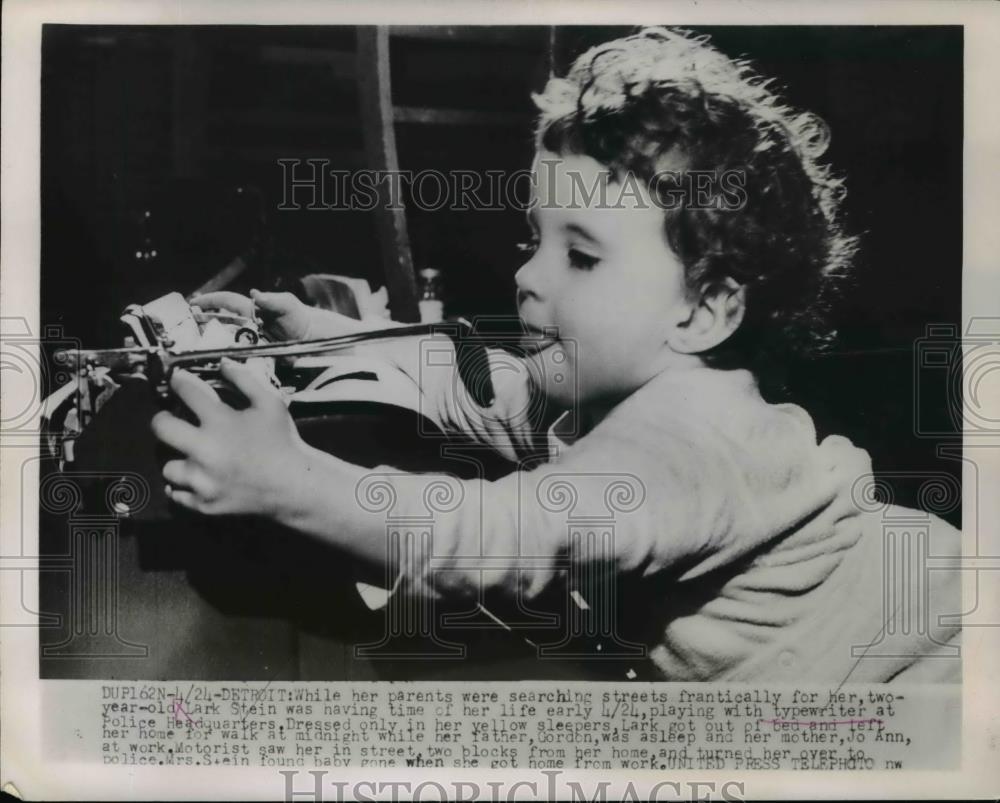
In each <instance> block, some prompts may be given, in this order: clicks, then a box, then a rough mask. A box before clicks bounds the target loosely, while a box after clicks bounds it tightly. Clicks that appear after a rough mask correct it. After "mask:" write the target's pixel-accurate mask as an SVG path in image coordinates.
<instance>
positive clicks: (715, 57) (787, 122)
mask: <svg viewBox="0 0 1000 803" xmlns="http://www.w3.org/2000/svg"><path fill="white" fill-rule="evenodd" d="M534 100H535V104H536V105H537V106H538V108H539V111H540V115H539V120H538V127H537V132H536V147H538V148H539V149H544V150H547V151H550V152H553V153H557V154H561V155H565V154H567V153H572V154H576V155H585V156H590V157H591V158H593V159H595V160H597V161H598V162H601V163H602V164H603V165H604V166H606V167H607V168H609V169H610V170H611V173H612V175H613V176H615V178H616V180H618V181H620V182H621V181H624V180H625V178H626V176H627V175H628V174H632V175H634V176H635V177H637V178H639V179H641V180H642V181H644V182H647V185H648V186H649V187H650V188H651V190H652V191H653V192H654V193H659V192H661V191H669V190H671V189H673V187H660V186H658V185H659V184H660V182H661V176H662V175H671V174H670V173H669V171H664V170H663V169H662V166H663V165H664V164H665V163H667V162H668V160H671V159H672V160H673V162H672V163H673V164H676V161H677V158H678V157H680V158H681V159H682V161H683V163H684V164H685V168H686V169H687V170H699V171H703V170H711V171H715V173H716V175H720V174H721V173H722V172H723V171H739V174H741V175H742V177H743V189H744V196H745V197H744V198H743V199H742V200H743V202H742V203H741V204H740V206H739V208H738V209H735V210H734V209H731V208H725V205H724V204H721V205H720V204H707V205H706V204H703V203H702V204H699V205H695V204H692V203H690V202H689V201H690V198H689V197H688V198H686V199H684V200H682V201H681V202H680V203H679V204H674V206H673V208H671V207H670V206H669V205H667V206H666V207H665V212H664V215H665V217H664V227H665V234H666V238H667V242H668V244H669V245H670V247H671V249H672V250H673V251H674V252H675V253H676V254H677V256H678V257H679V258H680V260H681V262H682V264H683V265H684V269H685V275H686V279H687V284H688V286H689V287H690V288H691V289H692V290H696V289H700V288H704V287H705V286H706V285H710V284H713V283H717V282H719V281H722V280H723V279H725V278H727V277H729V278H731V279H733V280H734V281H736V282H738V283H739V284H740V285H742V286H744V287H745V288H746V310H745V314H744V320H743V323H742V324H741V325H740V327H739V329H738V330H737V332H736V333H735V334H734V335H733V336H732V337H730V338H729V339H728V340H727V341H726V342H725V343H723V344H722V345H721V346H719V347H717V348H716V349H714V350H713V351H712V353H710V354H707V355H704V356H705V357H706V360H707V361H709V362H710V363H712V364H715V365H718V366H720V367H736V366H741V367H749V368H751V369H752V370H754V372H755V374H757V377H758V380H766V379H767V378H768V377H767V376H765V374H768V373H771V375H772V377H771V378H774V369H778V373H779V374H780V369H781V366H782V365H783V363H784V362H785V361H786V359H787V357H788V356H790V353H792V354H794V353H803V352H809V351H812V350H814V349H816V348H822V347H824V346H826V345H827V344H829V342H830V341H831V340H832V338H833V337H834V335H835V332H834V331H833V330H832V329H831V328H830V326H829V323H828V320H829V314H828V313H829V311H830V308H831V304H830V302H831V299H832V297H833V292H832V291H833V289H834V287H835V286H836V284H837V282H836V281H835V280H837V279H839V278H843V277H846V276H847V275H848V273H849V269H850V266H851V263H852V261H853V258H854V255H855V252H856V250H857V239H856V238H855V237H852V236H849V235H848V234H847V233H846V232H845V231H844V228H843V226H842V223H841V204H842V201H843V199H844V195H845V188H844V184H843V180H842V179H841V178H838V177H837V176H835V175H834V174H833V173H832V172H831V170H830V168H829V167H828V166H827V165H825V164H822V163H821V162H820V161H819V159H820V157H821V156H822V155H823V153H824V152H825V150H826V148H827V145H828V143H829V134H828V128H827V126H826V124H825V123H824V122H823V121H822V120H821V119H820V118H819V117H817V116H816V115H814V114H811V113H809V112H801V111H798V110H795V109H793V108H791V107H789V106H788V105H785V104H784V103H783V101H782V99H781V98H780V97H779V95H778V94H776V92H775V91H774V90H773V89H772V82H771V81H770V80H765V79H764V78H762V77H761V76H760V75H758V74H757V73H756V72H755V71H754V70H753V69H752V67H751V66H750V64H749V63H748V62H746V61H744V60H740V59H731V58H729V57H728V56H726V55H724V54H723V53H721V52H720V51H719V50H717V49H716V48H715V47H714V46H713V45H711V44H709V39H708V37H707V36H703V35H695V34H693V33H691V32H689V31H686V30H677V29H666V28H646V29H643V30H642V31H640V32H638V33H636V34H634V35H632V36H628V37H625V38H622V39H618V40H615V41H611V42H607V43H605V44H602V45H599V46H597V47H594V48H592V49H590V50H589V51H587V52H586V53H584V54H583V55H581V56H580V57H579V58H577V60H576V61H575V63H574V64H573V66H572V68H571V69H570V71H569V74H568V75H567V76H566V77H565V78H552V79H550V80H549V82H548V84H547V85H546V87H545V89H544V91H543V92H542V93H541V94H536V95H534ZM673 175H676V174H673ZM778 381H779V384H780V379H779V380H778Z"/></svg>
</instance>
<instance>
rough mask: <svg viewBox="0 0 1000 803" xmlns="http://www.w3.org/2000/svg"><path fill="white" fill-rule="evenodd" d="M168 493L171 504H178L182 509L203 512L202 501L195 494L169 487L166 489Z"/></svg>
mask: <svg viewBox="0 0 1000 803" xmlns="http://www.w3.org/2000/svg"><path fill="white" fill-rule="evenodd" d="M166 493H167V498H168V499H170V501H171V502H176V503H177V504H178V505H181V506H182V507H186V508H188V509H190V510H195V511H198V512H201V508H202V504H201V499H200V498H199V497H198V495H197V494H194V493H192V492H191V491H185V490H183V489H181V488H173V487H171V486H169V485H168V486H167V488H166Z"/></svg>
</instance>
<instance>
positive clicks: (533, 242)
mask: <svg viewBox="0 0 1000 803" xmlns="http://www.w3.org/2000/svg"><path fill="white" fill-rule="evenodd" d="M517 250H518V251H520V252H521V253H522V254H533V253H535V251H537V250H538V238H537V237H533V238H532V239H530V240H526V241H525V242H523V243H518V244H517Z"/></svg>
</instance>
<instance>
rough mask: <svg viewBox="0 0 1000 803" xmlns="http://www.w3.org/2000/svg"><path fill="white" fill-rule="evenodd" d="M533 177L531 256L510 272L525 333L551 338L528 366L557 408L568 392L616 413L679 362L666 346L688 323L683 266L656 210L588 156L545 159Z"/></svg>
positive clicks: (568, 400) (643, 195)
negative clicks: (541, 332)
mask: <svg viewBox="0 0 1000 803" xmlns="http://www.w3.org/2000/svg"><path fill="white" fill-rule="evenodd" d="M533 169H534V172H535V176H536V183H535V190H536V192H537V195H536V197H535V198H534V199H533V200H534V203H533V204H532V208H531V210H530V212H529V215H528V217H529V221H530V223H531V226H532V229H533V231H534V235H535V239H534V246H535V250H534V254H533V256H532V257H531V259H530V260H529V261H528V262H527V263H526V264H525V265H524V266H523V267H522V268H521V269H520V270H519V271H518V273H517V277H516V281H517V287H518V308H519V312H520V315H521V318H522V320H523V321H524V322H525V324H527V326H528V327H529V328H538V329H542V328H545V329H546V331H548V329H549V327H552V328H553V331H554V333H555V335H556V338H555V339H554V340H553V342H552V343H551V345H548V346H547V347H546V348H544V349H543V350H541V351H540V352H539V353H538V354H536V355H535V356H533V357H531V358H530V359H531V360H532V361H534V362H535V363H536V365H537V367H538V369H539V373H540V374H541V376H542V380H541V381H542V384H543V389H544V390H545V392H546V393H547V395H548V396H549V398H550V399H552V400H553V401H555V402H556V403H561V404H564V405H567V406H568V405H569V404H571V403H572V401H573V394H574V391H575V393H576V398H577V400H578V402H579V404H581V405H582V406H587V405H598V406H601V405H607V404H615V403H617V402H618V401H620V400H621V399H622V398H624V397H625V396H627V395H629V394H630V393H632V392H633V391H634V390H636V389H637V388H638V387H640V386H641V385H642V384H644V383H645V382H647V381H648V380H649V379H651V378H652V377H653V376H655V375H656V374H658V373H660V372H661V371H662V370H664V369H665V368H666V367H668V366H669V365H670V364H671V362H672V360H674V359H675V358H676V357H677V356H678V355H676V354H674V353H673V351H672V350H671V349H670V347H669V345H668V343H667V340H668V338H669V336H670V331H671V329H672V328H673V327H675V326H676V325H677V323H678V322H679V321H681V320H683V319H684V318H686V317H688V316H689V315H690V302H689V301H688V298H687V294H686V292H685V284H684V270H683V266H682V265H681V263H680V261H679V260H678V258H677V256H676V255H675V254H674V253H673V251H671V250H670V247H669V246H668V245H667V241H666V238H665V235H664V230H663V211H662V209H659V208H657V206H656V205H655V204H654V203H652V201H651V200H650V198H649V196H648V194H647V193H646V192H645V188H644V187H643V188H641V196H639V197H637V195H636V194H635V193H633V192H632V188H633V187H638V186H639V183H638V182H637V183H635V184H629V185H628V191H627V192H625V193H622V187H621V185H619V184H618V183H616V182H614V181H613V180H612V178H611V176H610V175H609V174H608V171H607V169H606V168H605V167H604V166H603V165H601V164H600V163H599V162H597V161H596V160H594V159H592V158H590V157H589V156H574V155H569V156H558V155H556V154H554V153H549V152H545V151H543V152H540V153H539V154H538V156H537V157H536V159H535V164H534V166H533ZM602 176H604V177H606V178H605V180H607V181H608V185H607V187H608V191H607V193H606V200H605V202H604V203H602V200H601V197H600V192H598V193H594V195H593V198H592V200H590V202H589V203H587V194H588V193H590V191H591V188H592V187H595V186H598V184H597V182H598V181H600V180H601V178H602ZM574 187H575V190H576V192H575V196H574ZM581 189H583V190H584V192H581ZM616 206H617V207H618V208H615V207H616ZM545 342H546V343H547V342H548V341H545ZM560 376H561V377H562V379H561V381H560V380H559V377H560Z"/></svg>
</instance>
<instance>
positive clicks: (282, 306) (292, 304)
mask: <svg viewBox="0 0 1000 803" xmlns="http://www.w3.org/2000/svg"><path fill="white" fill-rule="evenodd" d="M250 298H251V299H252V301H253V302H254V303H255V304H256V305H257V306H258V307H259V308H260V310H261V311H262V312H267V313H270V317H272V318H273V317H277V316H278V315H284V314H286V313H289V312H292V311H293V310H294V309H295V308H296V307H297V306H298V305H299V304H300V303H301V302H300V301H299V300H298V298H296V297H295V296H294V295H292V294H291V293H287V292H283V293H262V292H260V290H251V291H250Z"/></svg>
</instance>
